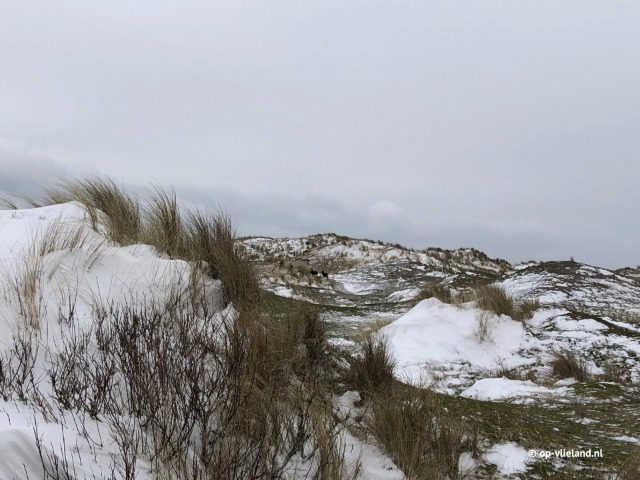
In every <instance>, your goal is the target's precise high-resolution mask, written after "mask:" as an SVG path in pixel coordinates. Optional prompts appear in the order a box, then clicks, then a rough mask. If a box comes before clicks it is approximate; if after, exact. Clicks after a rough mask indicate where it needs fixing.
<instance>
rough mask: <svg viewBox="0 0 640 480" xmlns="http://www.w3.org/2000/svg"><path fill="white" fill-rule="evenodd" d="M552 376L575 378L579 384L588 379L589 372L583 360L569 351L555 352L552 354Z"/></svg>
mask: <svg viewBox="0 0 640 480" xmlns="http://www.w3.org/2000/svg"><path fill="white" fill-rule="evenodd" d="M552 356H553V358H552V360H551V367H552V369H553V374H554V375H557V376H558V377H560V378H575V379H576V380H578V381H579V382H584V381H586V380H588V379H589V370H588V368H587V362H586V360H585V359H584V358H580V357H578V356H576V354H575V353H573V352H572V351H571V350H568V349H566V350H556V351H554V352H553V353H552Z"/></svg>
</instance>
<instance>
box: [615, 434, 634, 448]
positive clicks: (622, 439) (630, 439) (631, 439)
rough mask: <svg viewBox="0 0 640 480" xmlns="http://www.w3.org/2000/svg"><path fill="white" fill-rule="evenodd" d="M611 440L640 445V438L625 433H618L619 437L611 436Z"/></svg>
mask: <svg viewBox="0 0 640 480" xmlns="http://www.w3.org/2000/svg"><path fill="white" fill-rule="evenodd" d="M613 440H618V441H620V442H629V443H633V444H634V445H639V446H640V439H637V438H635V437H629V436H627V435H620V436H619V437H613Z"/></svg>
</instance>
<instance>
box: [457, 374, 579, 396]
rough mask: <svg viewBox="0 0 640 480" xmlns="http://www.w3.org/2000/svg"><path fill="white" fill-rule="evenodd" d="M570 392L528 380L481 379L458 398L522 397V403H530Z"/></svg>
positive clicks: (567, 389)
mask: <svg viewBox="0 0 640 480" xmlns="http://www.w3.org/2000/svg"><path fill="white" fill-rule="evenodd" d="M570 391H571V390H570V389H569V388H566V387H561V388H547V387H543V386H540V385H536V384H535V383H533V382H532V381H530V380H526V381H523V380H511V379H508V378H504V377H502V378H483V379H482V380H478V381H477V382H476V383H474V384H473V386H471V387H469V388H468V389H466V390H465V391H463V392H462V393H460V396H462V397H467V398H473V399H475V400H492V401H496V400H508V399H514V398H521V397H524V399H523V401H525V402H528V401H531V400H532V399H533V398H534V397H538V396H544V395H567V394H568V393H569V392H570Z"/></svg>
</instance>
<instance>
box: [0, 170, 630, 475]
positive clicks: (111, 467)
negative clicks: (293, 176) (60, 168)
mask: <svg viewBox="0 0 640 480" xmlns="http://www.w3.org/2000/svg"><path fill="white" fill-rule="evenodd" d="M74 189H75V190H74ZM83 189H84V190H83ZM78 192H80V194H78ZM105 192H106V193H108V195H105ZM63 193H64V195H63V194H60V193H59V192H58V193H57V194H56V196H55V198H60V199H63V200H66V201H65V202H64V203H62V204H51V205H48V206H42V207H40V208H31V209H23V210H18V209H16V210H5V211H0V283H1V285H0V286H1V292H2V302H1V303H0V479H5V478H6V479H23V478H30V479H40V478H42V479H45V478H47V479H49V478H54V479H57V478H77V479H82V478H96V479H100V478H106V479H117V478H126V479H133V478H137V479H146V478H149V479H151V478H195V477H197V478H206V479H213V478H216V479H217V478H234V479H235V478H267V477H268V478H287V479H302V478H350V479H351V478H353V479H372V480H382V479H388V480H391V479H398V480H400V479H403V478H443V479H444V478H451V479H453V478H478V479H482V478H549V476H553V475H569V473H568V472H571V471H580V472H581V476H580V477H579V478H608V479H614V478H620V479H622V478H634V477H628V476H627V477H625V476H624V475H627V474H628V472H632V473H633V472H634V471H635V470H634V469H636V470H637V467H638V465H637V464H634V463H633V462H631V460H633V458H636V455H637V453H634V452H637V450H634V449H635V448H637V446H638V445H640V404H638V401H637V398H638V395H639V394H640V388H639V386H638V385H639V384H640V320H639V315H640V314H639V312H640V285H639V284H638V280H637V279H636V277H635V276H634V275H633V271H632V270H630V271H629V272H627V271H618V272H612V271H609V270H606V269H603V268H597V267H593V266H588V265H584V264H580V263H576V262H544V263H537V262H530V263H528V264H523V265H516V266H512V265H509V264H508V263H507V262H505V261H503V260H499V259H490V258H488V257H487V256H486V255H484V254H483V253H482V252H478V251H476V250H473V249H460V250H450V251H447V250H441V249H437V248H428V249H424V250H419V251H418V250H411V249H406V248H404V247H402V246H400V245H390V244H385V243H383V242H376V241H371V240H357V239H350V238H347V237H341V236H338V235H334V234H324V235H314V236H310V237H304V238H298V239H271V238H263V237H260V238H245V239H240V240H238V241H234V239H233V237H232V235H231V233H230V232H231V229H230V225H229V224H228V221H227V220H225V219H224V218H215V217H211V218H210V217H207V216H205V215H201V214H199V213H197V212H179V211H178V210H177V209H176V207H175V199H174V198H173V197H172V194H171V193H164V192H161V191H156V193H155V197H152V199H151V201H149V202H147V204H146V206H144V207H142V206H140V205H138V204H137V203H136V200H134V199H132V198H129V197H127V195H126V194H124V193H123V192H119V191H118V190H117V187H115V186H114V185H113V184H108V183H105V184H102V183H96V184H92V183H90V182H89V183H85V184H81V185H80V186H75V187H72V188H69V190H68V191H67V192H63ZM89 194H92V195H94V196H93V197H90V195H89ZM74 195H75V197H74ZM52 196H53V195H52ZM69 197H71V198H69ZM89 197H90V198H89ZM105 197H106V198H108V199H109V201H105ZM112 197H113V198H112ZM74 198H76V200H74ZM114 199H115V200H114ZM80 200H81V201H80ZM92 202H93V203H92ZM100 202H102V203H100ZM50 203H56V202H53V201H52V202H50ZM123 212H125V214H123ZM118 222H120V223H118ZM254 269H255V270H256V271H257V274H258V276H259V282H260V285H261V287H262V288H263V289H264V291H265V292H266V293H264V294H259V292H258V289H257V285H258V280H257V279H255V278H254V277H253V276H252V275H253V273H252V272H253V270H254ZM314 272H315V273H316V274H314ZM323 272H324V275H323ZM310 312H313V313H310ZM318 312H319V313H318ZM385 346H386V350H385V349H384V348H382V347H385ZM390 360H392V361H393V363H391V362H390ZM416 387H417V388H416ZM407 445H413V446H414V447H412V448H407ZM557 449H565V450H569V451H571V449H577V450H580V451H587V450H589V451H596V450H597V451H603V452H605V454H606V455H605V457H604V459H600V458H578V459H575V458H572V457H571V456H567V455H566V454H562V455H555V456H553V458H551V457H548V456H546V455H544V454H543V453H541V452H547V451H554V450H557ZM532 451H533V452H537V453H536V454H535V455H536V458H533V456H532V455H531V454H530V452H532ZM630 462H631V463H630ZM618 474H619V475H618ZM607 475H608V476H607ZM616 475H618V476H616ZM560 478H565V477H560ZM567 478H571V477H567ZM573 478H576V477H573Z"/></svg>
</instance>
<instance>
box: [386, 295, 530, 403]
mask: <svg viewBox="0 0 640 480" xmlns="http://www.w3.org/2000/svg"><path fill="white" fill-rule="evenodd" d="M481 314H482V313H481V312H480V311H479V310H477V309H475V308H471V307H470V306H469V305H466V306H462V307H457V306H454V305H448V304H445V303H442V302H441V301H440V300H438V299H436V298H429V299H427V300H423V301H421V302H420V303H418V304H417V305H416V306H415V307H414V308H413V309H411V310H410V311H409V312H407V313H406V314H405V315H403V316H402V317H400V318H399V319H398V320H396V321H395V322H393V323H391V324H390V325H388V326H386V327H384V328H382V329H381V330H380V332H379V334H380V335H381V336H383V337H384V338H386V340H387V342H388V345H389V347H390V349H391V351H392V352H393V355H394V357H395V360H396V362H397V368H396V375H397V376H398V378H400V379H403V380H405V381H407V382H408V383H412V384H422V383H424V382H427V383H431V382H432V381H433V380H434V376H433V373H432V372H431V371H430V368H433V367H436V368H441V369H442V368H443V369H444V370H445V371H456V370H459V369H461V368H464V369H466V370H469V369H471V370H476V371H480V370H491V369H497V368H498V367H499V366H501V365H502V366H508V367H509V368H514V367H517V366H519V365H524V364H528V363H530V361H529V360H528V359H524V358H522V357H521V356H520V355H518V351H519V350H521V349H523V348H525V347H529V346H531V345H533V344H535V343H536V340H535V339H533V338H531V337H529V336H527V333H526V331H525V329H524V328H523V326H522V324H521V323H520V322H516V321H514V320H512V319H511V318H509V317H506V316H500V317H498V316H496V315H489V317H488V322H489V325H490V329H491V335H490V336H491V338H490V339H485V340H484V341H483V340H481V338H480V335H479V334H478V322H479V320H478V318H479V315H481ZM458 380H459V378H457V377H455V376H453V377H449V378H446V379H445V380H444V381H445V382H448V383H447V385H444V386H443V385H440V387H441V388H443V389H444V390H445V391H446V390H448V388H450V387H452V386H454V385H455V384H456V383H457V382H458Z"/></svg>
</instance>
